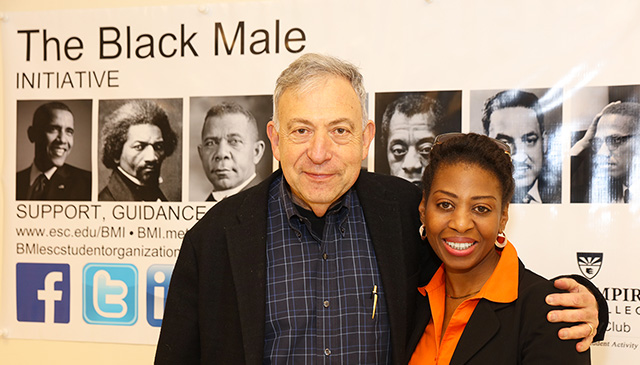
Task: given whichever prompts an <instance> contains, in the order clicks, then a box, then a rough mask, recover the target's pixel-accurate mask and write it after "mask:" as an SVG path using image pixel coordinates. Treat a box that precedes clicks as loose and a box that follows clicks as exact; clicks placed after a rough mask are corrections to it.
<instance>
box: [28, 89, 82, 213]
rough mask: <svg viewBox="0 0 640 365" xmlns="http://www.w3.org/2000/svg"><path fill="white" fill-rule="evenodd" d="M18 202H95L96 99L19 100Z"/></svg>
mask: <svg viewBox="0 0 640 365" xmlns="http://www.w3.org/2000/svg"><path fill="white" fill-rule="evenodd" d="M16 129H17V141H16V142H17V143H16V146H17V153H16V156H17V159H16V160H17V161H16V171H18V172H17V174H16V200H77V201H88V200H91V100H28V101H26V100H25V101H18V103H17V128H16Z"/></svg>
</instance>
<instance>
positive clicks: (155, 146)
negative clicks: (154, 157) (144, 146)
mask: <svg viewBox="0 0 640 365" xmlns="http://www.w3.org/2000/svg"><path fill="white" fill-rule="evenodd" d="M153 149H154V151H156V152H162V151H164V142H158V143H154V144H153Z"/></svg>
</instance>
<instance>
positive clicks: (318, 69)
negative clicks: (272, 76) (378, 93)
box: [273, 53, 369, 129]
mask: <svg viewBox="0 0 640 365" xmlns="http://www.w3.org/2000/svg"><path fill="white" fill-rule="evenodd" d="M329 76H338V77H342V78H344V79H346V80H347V81H349V82H350V83H351V86H352V87H353V90H354V91H355V92H356V95H357V96H358V99H359V100H360V108H361V109H362V126H363V128H364V126H365V125H366V123H367V120H368V119H369V118H368V117H367V107H366V99H367V92H366V91H365V89H364V82H363V78H362V74H360V71H358V68H357V67H356V66H354V65H353V64H351V63H349V62H346V61H343V60H341V59H338V58H336V57H332V56H327V55H321V54H317V53H307V54H305V55H302V56H300V58H298V59H297V60H295V61H293V62H292V63H291V64H290V65H289V67H287V68H286V69H285V70H284V71H282V73H281V74H280V76H279V77H278V80H276V89H275V91H274V92H273V122H274V123H275V127H276V129H280V122H279V121H278V102H279V101H280V97H281V96H282V94H284V92H285V91H286V90H288V89H292V90H293V91H295V92H297V93H305V92H308V91H310V90H313V88H315V87H317V86H318V84H319V83H320V82H321V81H324V80H325V79H326V78H327V77H329Z"/></svg>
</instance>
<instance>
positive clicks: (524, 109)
mask: <svg viewBox="0 0 640 365" xmlns="http://www.w3.org/2000/svg"><path fill="white" fill-rule="evenodd" d="M544 117H545V116H544V112H543V110H542V107H541V105H540V100H539V98H538V97H537V96H536V95H535V94H534V93H532V92H529V91H524V90H517V89H512V90H503V91H500V92H498V93H496V94H494V95H493V96H491V97H490V98H488V99H487V100H486V101H485V102H484V108H483V110H482V128H483V131H484V134H486V135H487V136H489V137H491V138H495V139H497V140H500V141H502V142H504V143H506V144H508V145H509V146H510V147H511V159H512V161H513V168H514V169H513V178H514V180H515V182H516V189H515V193H514V195H513V199H512V201H511V202H512V203H528V204H535V203H560V189H559V184H556V182H555V179H553V178H551V177H552V176H553V174H551V173H550V168H551V166H549V165H548V163H549V158H548V156H549V151H548V146H549V135H548V133H547V131H546V130H545V120H544Z"/></svg>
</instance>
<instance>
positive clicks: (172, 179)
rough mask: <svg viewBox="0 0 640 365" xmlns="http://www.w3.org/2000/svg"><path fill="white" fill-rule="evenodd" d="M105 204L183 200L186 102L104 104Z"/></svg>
mask: <svg viewBox="0 0 640 365" xmlns="http://www.w3.org/2000/svg"><path fill="white" fill-rule="evenodd" d="M98 112H99V121H100V123H99V124H100V136H99V137H100V145H101V147H100V155H99V160H100V162H101V163H100V164H99V166H100V168H99V170H98V171H99V194H98V200H100V201H181V199H182V187H181V182H182V153H181V143H180V140H181V136H182V99H131V100H101V101H100V104H99V109H98Z"/></svg>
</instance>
